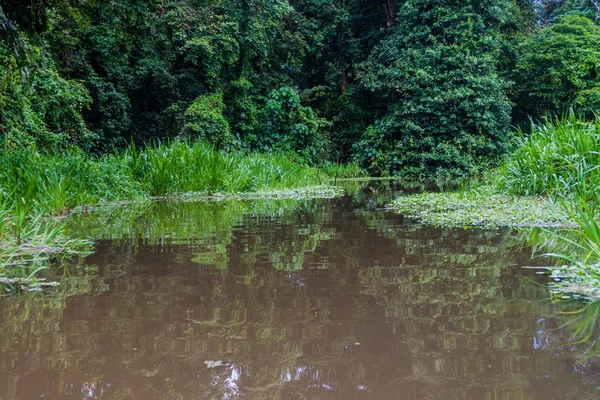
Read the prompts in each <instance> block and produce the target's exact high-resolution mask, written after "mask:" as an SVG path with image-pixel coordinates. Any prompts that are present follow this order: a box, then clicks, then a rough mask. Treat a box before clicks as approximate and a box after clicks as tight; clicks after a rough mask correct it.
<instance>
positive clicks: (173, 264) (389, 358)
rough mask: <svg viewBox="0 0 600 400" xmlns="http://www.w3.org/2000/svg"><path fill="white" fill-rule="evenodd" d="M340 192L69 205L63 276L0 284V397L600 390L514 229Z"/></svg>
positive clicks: (521, 394)
mask: <svg viewBox="0 0 600 400" xmlns="http://www.w3.org/2000/svg"><path fill="white" fill-rule="evenodd" d="M344 185H345V187H346V189H347V191H348V194H347V195H346V196H344V197H341V198H337V199H313V200H269V201H267V200H227V201H224V200H222V201H217V202H213V201H195V202H194V201H190V202H178V203H171V202H155V203H149V204H144V205H142V206H137V207H121V208H117V209H114V210H111V211H110V212H106V211H105V212H102V213H95V214H92V215H90V216H84V217H79V218H75V219H74V221H73V222H72V225H73V226H72V229H73V230H75V231H80V232H81V233H85V234H88V235H91V236H93V237H95V238H96V240H97V248H96V252H95V253H94V254H93V255H91V256H89V257H87V258H86V259H84V260H79V261H76V262H74V263H73V265H71V266H70V267H69V268H67V269H66V270H65V272H64V275H65V277H64V278H61V281H62V284H61V285H60V287H58V288H56V289H51V290H48V291H46V292H44V293H24V294H21V295H18V296H15V295H10V296H6V297H3V298H0V315H1V316H2V324H1V326H0V399H10V400H13V399H14V400H21V399H140V400H151V399H165V400H167V399H168V400H171V399H178V400H179V399H181V400H189V399H285V400H292V399H344V400H346V399H347V400H353V399H406V400H423V399H431V400H434V399H435V400H437V399H440V400H442V399H443V400H446V399H450V400H513V399H514V400H525V399H540V400H542V399H544V400H553V399H556V400H558V399H560V400H564V399H578V400H584V399H597V398H600V363H598V362H597V359H596V358H594V357H591V358H584V356H585V351H586V349H587V348H588V347H589V345H583V344H581V345H578V344H574V343H572V341H570V334H571V331H570V330H569V325H565V324H566V322H568V321H569V318H571V317H570V316H567V315H565V314H560V313H559V311H560V308H561V305H560V304H557V303H553V302H552V301H550V300H549V298H548V293H547V290H546V284H547V281H548V278H547V277H546V276H543V275H539V274H537V273H536V271H535V270H531V269H525V268H522V267H523V266H526V265H530V264H532V261H531V260H530V256H531V251H530V250H529V249H527V248H521V247H520V246H519V243H518V234H516V233H515V232H513V231H510V230H483V229H439V228H432V227H426V226H423V225H421V224H418V223H416V222H414V221H411V220H409V219H406V218H404V217H402V216H401V215H395V214H393V213H390V212H386V211H384V210H383V207H384V205H385V204H386V203H387V202H389V201H390V200H391V199H392V198H393V196H395V195H397V194H398V193H401V192H402V190H403V189H402V187H401V186H399V185H398V184H394V183H389V182H375V181H374V182H362V183H345V184H344Z"/></svg>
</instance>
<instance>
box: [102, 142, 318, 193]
mask: <svg viewBox="0 0 600 400" xmlns="http://www.w3.org/2000/svg"><path fill="white" fill-rule="evenodd" d="M114 161H115V162H116V163H118V164H119V165H120V166H122V167H124V168H125V169H126V170H128V171H129V173H130V174H131V179H132V180H133V181H134V182H136V184H138V185H139V186H140V188H141V189H142V191H144V192H145V193H147V194H148V195H150V196H164V195H170V194H177V193H190V192H193V193H198V192H200V193H209V194H210V193H217V192H218V193H243V192H253V191H257V190H260V189H280V188H291V187H298V186H306V185H310V184H314V183H317V180H318V178H317V176H318V171H317V169H316V168H313V167H309V166H307V165H305V164H302V163H299V162H296V161H293V160H292V159H291V158H289V157H287V156H285V155H276V154H259V153H242V152H232V153H229V152H225V151H221V150H218V149H215V148H214V147H213V146H211V145H208V144H206V143H203V142H195V143H186V142H174V143H169V144H161V143H159V144H157V145H155V146H152V147H148V148H145V149H137V148H136V147H135V146H131V147H130V148H129V149H127V150H126V151H125V152H123V153H121V154H117V155H114Z"/></svg>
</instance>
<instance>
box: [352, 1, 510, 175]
mask: <svg viewBox="0 0 600 400" xmlns="http://www.w3.org/2000/svg"><path fill="white" fill-rule="evenodd" d="M507 6H508V4H507V2H506V1H503V0H489V1H461V0H428V1H422V0H407V1H404V2H402V3H401V4H400V5H399V7H398V17H397V22H396V26H395V28H394V30H393V33H392V34H391V35H390V36H389V37H387V38H386V39H384V40H382V42H381V43H380V44H379V45H377V46H376V47H375V48H374V50H373V52H372V54H371V56H370V57H369V59H368V61H367V62H366V63H365V64H364V71H363V73H362V75H361V76H362V83H363V85H364V87H365V88H367V89H369V90H370V91H372V92H373V93H374V96H375V97H376V98H379V99H380V101H381V102H380V103H378V106H379V109H380V110H381V111H380V112H379V113H378V115H377V117H378V118H377V120H376V122H375V124H374V126H373V127H371V128H369V129H367V130H366V131H365V133H364V135H363V137H362V139H361V141H360V142H359V143H358V144H357V146H356V158H357V160H359V161H360V162H361V163H362V165H363V166H365V167H368V168H370V169H371V170H372V171H374V172H379V173H393V174H396V175H405V176H413V177H422V178H434V177H436V178H441V179H448V178H454V177H459V176H464V175H467V174H472V173H475V172H477V171H479V170H480V169H481V168H482V167H484V166H487V165H489V164H490V163H492V162H493V161H494V160H495V159H496V158H497V157H498V156H499V155H500V154H502V153H503V152H504V151H505V149H506V140H507V129H508V123H509V113H510V105H509V102H508V100H507V98H506V96H505V94H504V89H505V88H506V87H507V84H506V83H505V82H504V81H503V80H502V79H501V78H500V77H499V76H498V73H497V62H498V61H497V59H498V55H499V48H500V41H501V38H500V26H501V24H502V23H503V18H504V17H505V14H504V13H505V10H506V9H508V7H507Z"/></svg>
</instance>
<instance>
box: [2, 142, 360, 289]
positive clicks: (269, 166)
mask: <svg viewBox="0 0 600 400" xmlns="http://www.w3.org/2000/svg"><path fill="white" fill-rule="evenodd" d="M359 173H360V170H359V169H357V167H356V166H352V165H351V166H348V167H345V166H339V165H335V164H328V165H326V166H325V167H324V168H317V167H312V166H308V165H306V164H303V163H301V162H299V161H297V157H288V156H285V155H273V154H259V153H241V152H238V153H236V152H233V153H227V152H224V151H220V150H217V149H215V148H213V147H211V146H209V145H207V144H204V143H201V142H195V143H186V142H173V143H169V144H160V143H159V144H157V145H155V146H150V147H147V148H143V149H140V148H136V147H135V146H131V147H129V148H128V149H126V150H125V151H123V152H114V153H112V154H106V155H103V156H100V157H93V156H89V155H86V154H84V153H83V152H82V151H81V150H79V149H71V150H68V151H66V152H65V153H63V154H47V153H42V152H40V151H38V150H36V149H35V148H33V147H29V148H17V149H11V150H4V151H3V152H2V153H0V238H1V239H2V245H0V281H1V280H2V279H5V280H6V279H8V278H12V277H15V276H18V277H22V278H23V279H30V278H31V276H32V275H31V272H35V271H38V270H39V269H43V268H46V267H47V266H48V265H49V260H52V259H56V258H59V257H63V256H68V255H73V254H76V253H77V252H78V251H88V250H89V244H90V243H89V242H88V241H86V240H85V239H78V240H75V239H71V238H68V237H67V236H66V234H65V231H64V223H63V222H61V221H58V220H56V219H49V218H48V217H49V216H54V217H56V216H64V215H69V213H70V212H71V210H73V209H74V208H76V207H88V206H95V205H99V204H107V203H111V202H120V201H136V200H142V199H148V198H153V197H172V198H189V197H191V196H203V195H204V196H208V195H213V196H214V195H227V194H229V195H231V194H237V195H239V194H244V193H245V194H248V193H256V194H257V195H263V196H271V197H286V196H287V197H298V196H300V197H301V196H307V195H309V194H310V193H319V194H320V195H323V194H327V195H336V194H337V192H335V191H331V190H330V189H329V188H327V187H321V188H319V189H316V190H313V191H312V192H311V191H306V189H303V190H302V191H295V192H293V193H292V192H290V193H287V194H286V193H284V192H283V189H294V188H302V187H304V188H305V187H307V186H314V185H318V184H320V183H321V182H322V181H325V180H327V179H331V178H335V177H336V176H340V177H341V176H353V175H356V174H359ZM267 192H268V193H267Z"/></svg>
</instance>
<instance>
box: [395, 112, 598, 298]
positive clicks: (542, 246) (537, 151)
mask: <svg viewBox="0 0 600 400" xmlns="http://www.w3.org/2000/svg"><path fill="white" fill-rule="evenodd" d="M599 148H600V119H597V120H595V121H586V120H584V119H581V118H577V117H576V116H575V115H574V114H572V113H571V114H570V115H568V116H567V117H565V118H563V119H557V120H555V121H549V122H546V123H545V124H542V125H533V126H532V130H531V132H529V133H528V134H524V133H523V132H518V133H517V134H516V135H515V138H514V146H513V148H512V149H511V153H510V154H509V155H508V156H507V157H506V159H505V160H504V162H503V163H502V165H501V166H500V167H499V168H498V169H497V170H496V171H494V172H493V173H489V174H488V175H487V176H486V179H484V182H483V185H482V184H481V183H479V184H477V185H473V186H472V187H470V188H467V189H463V190H461V191H458V192H441V193H423V194H417V195H408V196H401V197H399V198H397V199H396V200H395V201H394V202H392V203H391V204H390V205H389V206H388V208H389V209H390V210H393V211H395V212H397V213H401V214H404V215H405V216H407V217H409V218H414V219H417V220H419V221H420V222H422V223H424V224H429V225H436V226H443V227H447V228H453V227H462V228H464V227H484V228H498V227H511V228H519V229H531V228H534V227H537V228H539V227H541V228H542V233H543V234H529V235H524V237H526V238H527V239H526V240H525V242H526V244H528V245H530V246H533V247H534V248H536V249H537V250H538V253H540V254H542V255H545V256H547V257H548V258H549V259H550V262H551V263H554V264H555V265H556V268H549V269H548V270H549V271H551V272H550V273H551V277H552V279H553V282H552V283H551V290H552V291H553V293H555V294H566V295H567V296H568V294H570V293H579V294H583V295H585V296H587V297H593V298H600V290H599V288H600V267H599V266H600V226H599V225H598V222H597V221H598V216H599V213H598V210H599V209H600V201H599V200H598V198H599V194H600V192H599V191H600V152H598V149H599Z"/></svg>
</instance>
